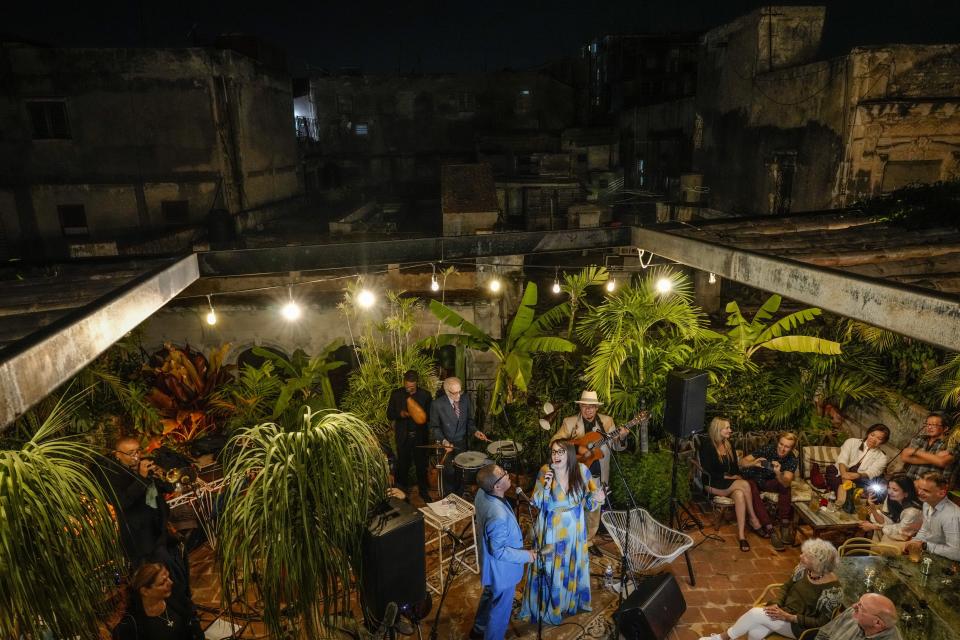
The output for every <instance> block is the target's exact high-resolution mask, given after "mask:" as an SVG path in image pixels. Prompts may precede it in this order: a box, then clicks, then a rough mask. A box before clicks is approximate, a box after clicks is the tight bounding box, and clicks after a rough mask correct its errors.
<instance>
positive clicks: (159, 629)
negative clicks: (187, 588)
mask: <svg viewBox="0 0 960 640" xmlns="http://www.w3.org/2000/svg"><path fill="white" fill-rule="evenodd" d="M129 591H130V593H129V600H128V606H127V613H126V614H125V615H124V616H123V618H122V619H121V620H120V623H119V624H118V625H117V626H116V628H114V630H113V639H114V640H197V639H199V638H203V632H202V631H201V630H200V623H199V622H198V621H197V619H196V617H195V616H194V615H193V614H192V612H191V611H190V610H189V608H187V607H185V606H182V604H185V603H182V604H181V605H179V606H178V603H177V602H176V600H174V599H171V598H170V594H171V593H172V592H173V580H171V579H170V572H169V571H167V568H166V567H165V566H163V565H162V564H160V563H147V564H143V565H140V567H139V568H138V569H137V570H136V571H135V572H134V574H133V577H132V578H131V579H130V586H129Z"/></svg>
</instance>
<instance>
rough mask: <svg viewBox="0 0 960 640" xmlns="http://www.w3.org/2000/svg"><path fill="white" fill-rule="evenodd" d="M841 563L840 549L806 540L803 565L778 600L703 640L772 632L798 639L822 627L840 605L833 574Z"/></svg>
mask: <svg viewBox="0 0 960 640" xmlns="http://www.w3.org/2000/svg"><path fill="white" fill-rule="evenodd" d="M839 560H840V554H839V553H837V548H836V547H835V546H833V545H832V544H830V543H829V542H827V541H826V540H821V539H819V538H814V539H812V540H807V541H806V542H804V543H803V545H802V546H801V547H800V564H798V565H797V568H796V569H794V571H793V577H791V578H790V580H787V582H786V583H784V585H783V587H782V594H781V596H780V598H779V599H778V600H775V601H772V602H768V603H767V604H766V605H764V606H762V607H754V608H752V609H750V610H749V611H747V612H746V613H745V614H743V615H742V616H740V618H739V619H738V620H737V621H736V622H734V623H733V626H731V627H730V628H729V629H727V630H726V631H724V632H723V633H714V634H712V635H709V636H705V637H703V638H700V640H732V639H733V638H739V637H740V636H747V637H748V638H749V639H750V640H760V639H761V638H766V637H767V636H768V635H770V634H771V633H779V634H780V635H782V636H786V637H787V638H799V637H800V634H801V633H803V632H804V631H805V630H806V629H814V628H816V627H821V626H823V625H824V624H826V623H827V622H829V620H830V618H831V617H833V612H834V610H835V609H836V608H837V607H838V606H840V596H841V595H842V589H841V588H840V582H839V581H838V580H837V576H836V575H835V574H834V572H833V571H834V569H836V567H837V562H839Z"/></svg>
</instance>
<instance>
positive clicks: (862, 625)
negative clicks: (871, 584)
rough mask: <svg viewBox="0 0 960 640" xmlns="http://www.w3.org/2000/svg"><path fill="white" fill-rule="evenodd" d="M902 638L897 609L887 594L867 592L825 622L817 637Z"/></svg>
mask: <svg viewBox="0 0 960 640" xmlns="http://www.w3.org/2000/svg"><path fill="white" fill-rule="evenodd" d="M864 638H870V640H900V632H899V631H897V608H896V607H895V606H894V605H893V601H892V600H890V598H888V597H887V596H882V595H880V594H879V593H865V594H863V595H862V596H861V597H860V600H858V601H857V602H856V603H854V604H853V605H852V606H851V607H850V608H849V609H847V610H846V611H844V612H843V613H842V614H840V615H839V616H837V617H836V618H834V619H833V620H831V621H830V622H828V623H827V624H825V625H823V627H822V628H821V629H820V631H819V632H818V633H817V638H816V640H863V639H864Z"/></svg>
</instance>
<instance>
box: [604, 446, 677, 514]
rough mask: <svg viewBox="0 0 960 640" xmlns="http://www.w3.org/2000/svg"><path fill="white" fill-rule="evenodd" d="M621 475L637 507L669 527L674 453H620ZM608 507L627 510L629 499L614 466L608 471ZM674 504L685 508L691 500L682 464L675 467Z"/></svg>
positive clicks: (666, 451) (661, 451) (662, 451)
mask: <svg viewBox="0 0 960 640" xmlns="http://www.w3.org/2000/svg"><path fill="white" fill-rule="evenodd" d="M617 459H618V460H619V461H620V467H621V468H622V469H623V475H624V477H625V479H626V481H627V483H628V484H629V485H630V490H631V491H632V492H633V497H634V498H635V499H636V501H637V506H638V507H643V508H644V509H646V510H647V511H649V512H650V513H651V514H652V515H653V517H655V518H656V519H657V520H659V521H660V522H662V523H663V524H669V523H668V522H667V520H668V519H669V517H670V472H671V470H672V469H673V452H672V451H668V450H659V451H651V452H650V453H648V454H646V455H641V454H640V453H622V454H619V457H618V458H617ZM610 473H611V479H610V489H611V491H612V496H611V500H610V501H611V503H612V504H613V506H614V508H616V509H626V508H627V507H629V506H630V498H629V496H627V492H626V490H625V489H624V487H623V481H622V480H621V479H620V474H619V473H618V472H617V468H616V465H611V469H610ZM677 500H679V501H680V502H681V503H682V504H686V503H687V502H689V500H690V482H689V474H688V472H687V466H686V465H685V464H684V463H683V461H682V460H681V461H680V463H679V464H678V467H677Z"/></svg>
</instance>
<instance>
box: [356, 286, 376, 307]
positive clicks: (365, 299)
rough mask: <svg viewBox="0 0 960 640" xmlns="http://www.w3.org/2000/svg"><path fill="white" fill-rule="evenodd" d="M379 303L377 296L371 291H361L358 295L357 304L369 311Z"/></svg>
mask: <svg viewBox="0 0 960 640" xmlns="http://www.w3.org/2000/svg"><path fill="white" fill-rule="evenodd" d="M376 301H377V296H375V295H374V294H373V291H370V289H361V290H360V293H358V294H357V304H358V305H360V306H361V307H362V308H364V309H369V308H370V307H372V306H373V304H374V303H375V302H376Z"/></svg>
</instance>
